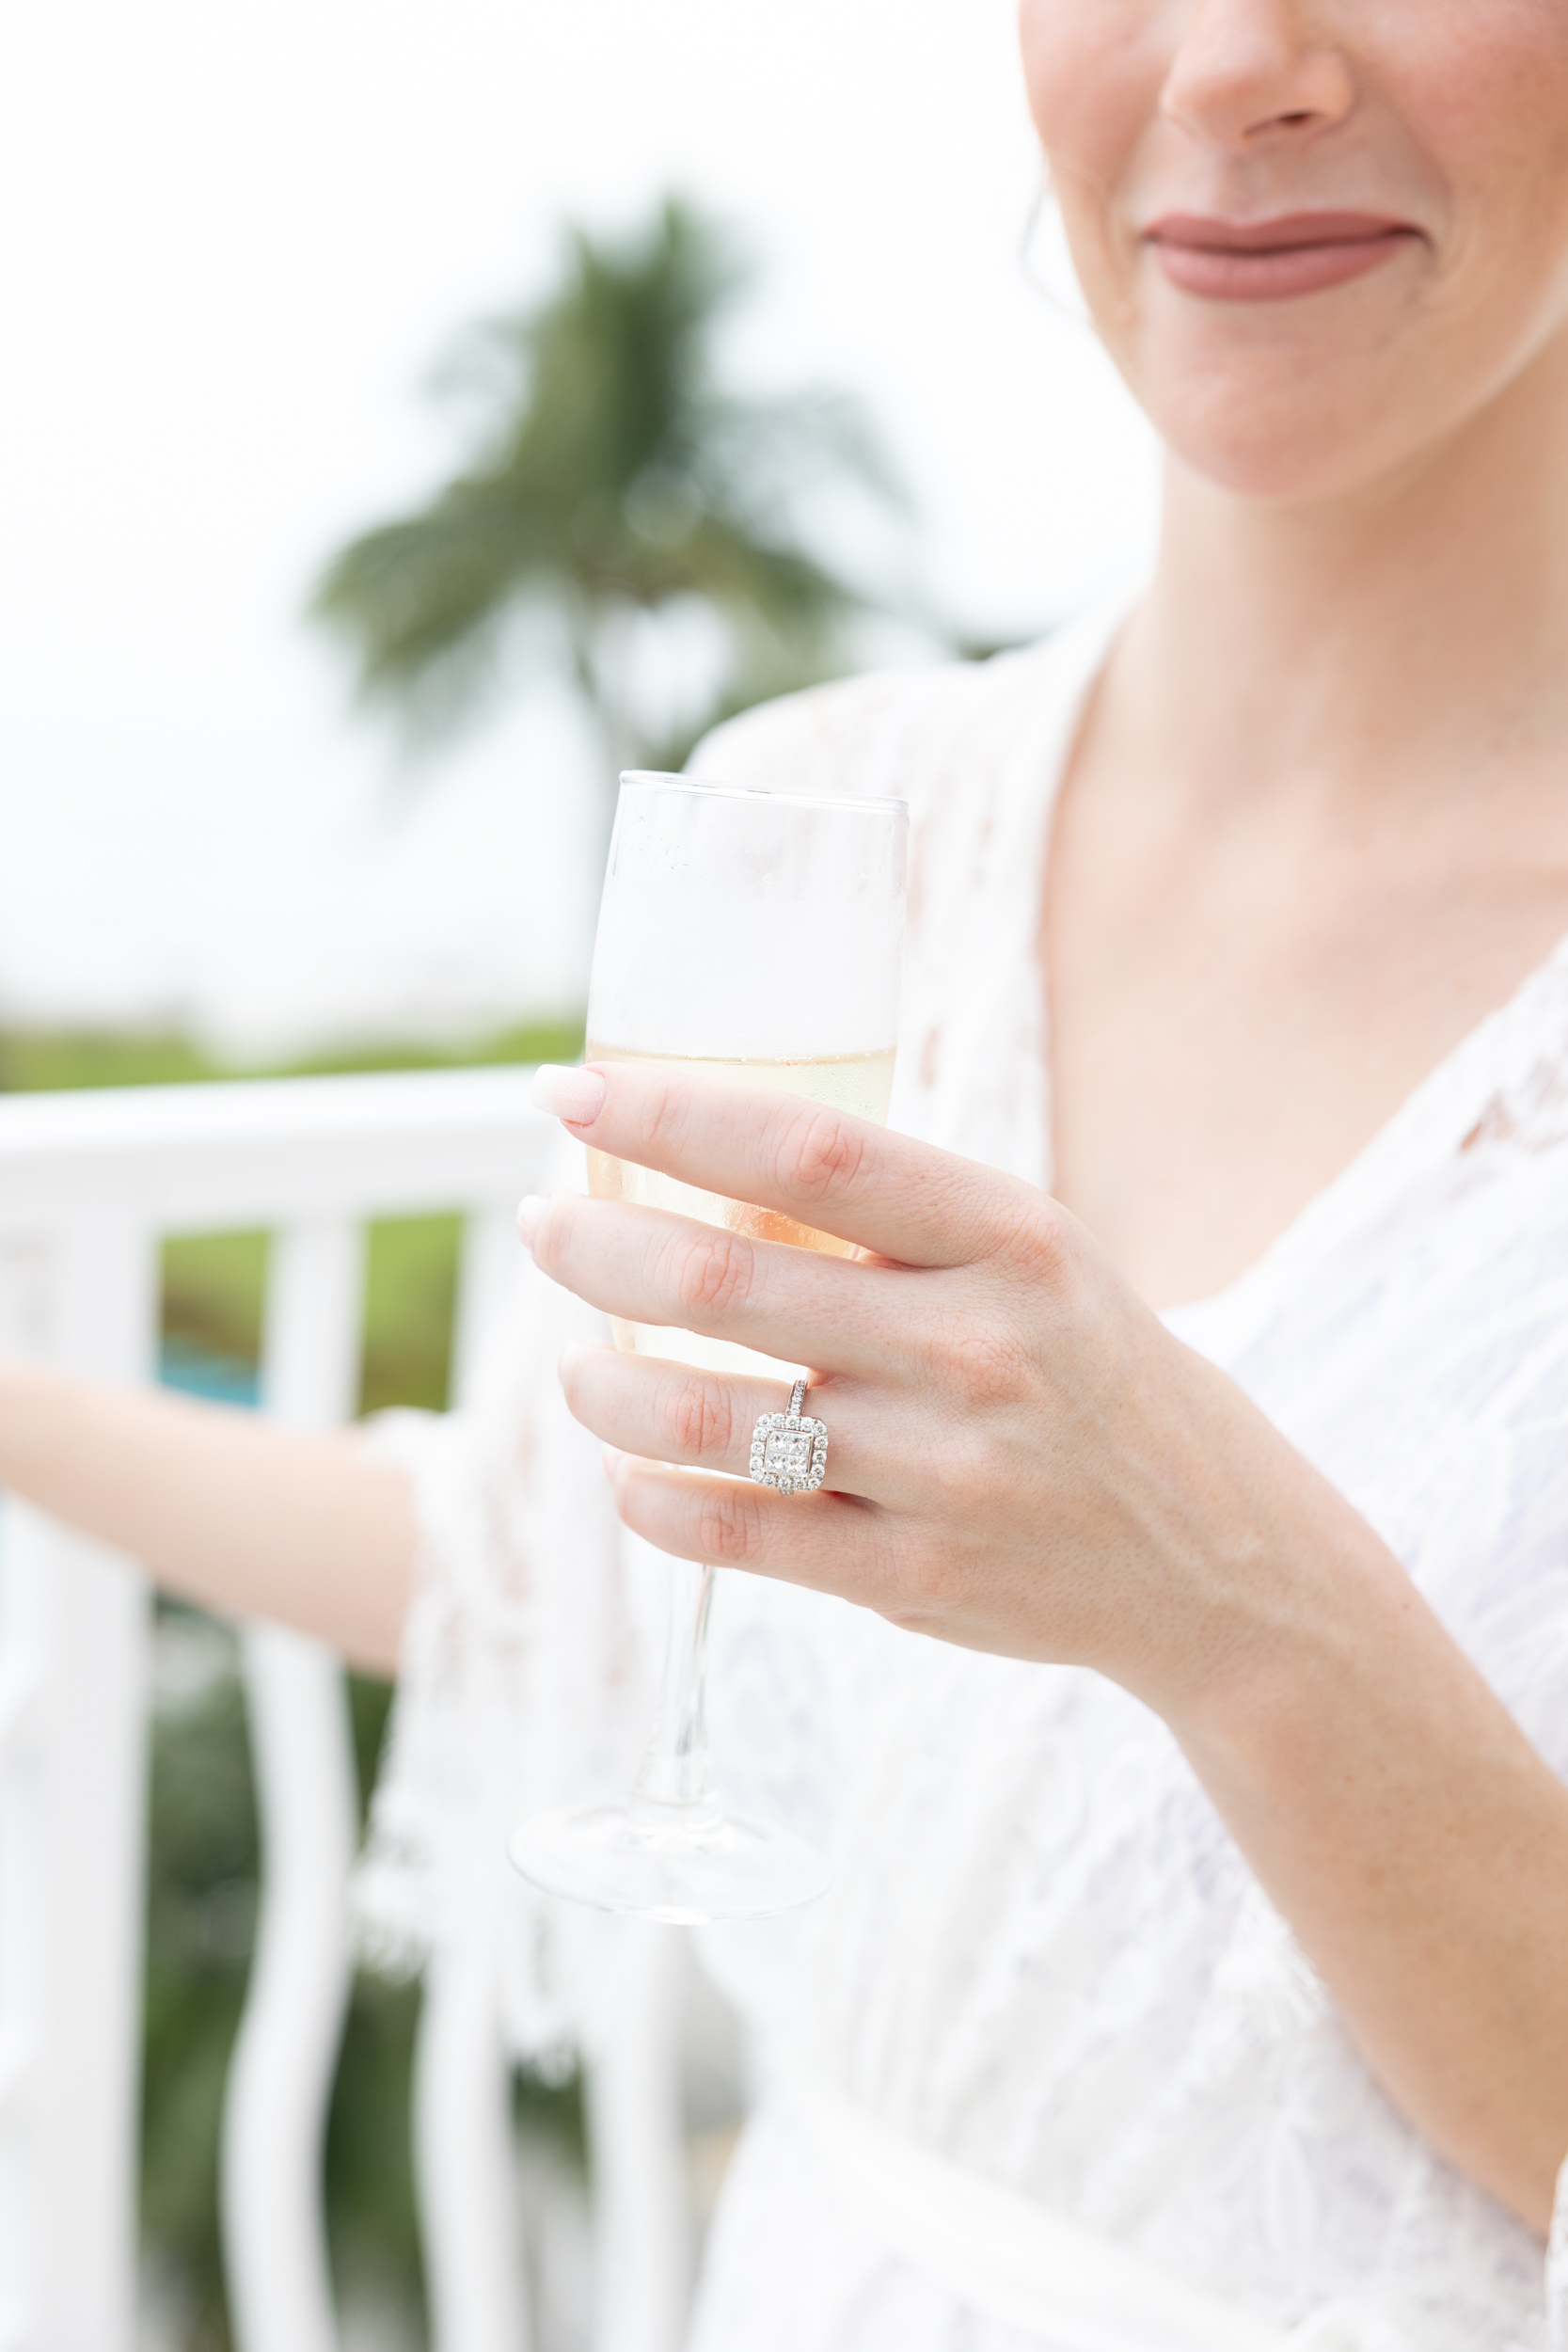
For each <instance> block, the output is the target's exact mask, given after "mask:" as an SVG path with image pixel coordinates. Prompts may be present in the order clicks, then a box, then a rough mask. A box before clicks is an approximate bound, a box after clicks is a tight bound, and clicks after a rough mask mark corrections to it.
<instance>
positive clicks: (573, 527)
mask: <svg viewBox="0 0 1568 2352" xmlns="http://www.w3.org/2000/svg"><path fill="white" fill-rule="evenodd" d="M750 275H751V273H750V271H749V270H748V269H747V268H746V267H745V266H743V265H742V263H741V262H739V261H738V260H737V258H736V254H735V252H734V251H733V249H732V247H731V246H730V243H729V241H728V239H727V238H726V237H725V236H724V235H723V234H722V233H721V231H720V230H717V229H716V228H715V227H713V226H712V224H710V223H709V222H707V221H705V219H704V218H703V217H702V216H701V215H698V214H697V213H695V212H693V211H692V210H691V209H690V207H689V206H688V205H686V204H685V203H683V202H681V201H680V200H678V199H673V198H671V199H667V200H666V201H665V203H664V204H663V205H662V206H661V208H660V209H659V210H658V212H657V214H656V215H655V216H654V218H653V219H652V221H651V222H650V223H649V224H648V225H647V226H646V227H645V228H644V229H643V230H641V233H640V234H638V235H636V236H634V237H632V238H630V239H628V240H627V241H626V242H625V243H624V244H619V245H617V244H612V243H606V242H602V241H600V240H598V239H596V238H594V237H591V236H590V235H588V234H587V233H586V232H585V231H584V230H578V229H574V230H569V231H568V232H567V235H566V240H565V251H564V256H563V264H562V272H561V277H560V280H559V283H558V285H557V287H556V290H555V291H554V292H553V293H552V294H550V295H549V296H548V297H547V298H546V301H545V302H543V303H542V304H541V305H539V306H538V307H537V308H535V309H532V310H527V311H524V312H522V313H520V314H517V315H515V316H513V317H509V318H503V319H499V320H497V321H495V322H493V323H491V324H489V325H487V326H482V327H479V328H476V329H474V330H471V331H470V332H469V334H468V335H467V337H465V338H464V340H463V341H462V342H460V343H459V344H458V346H457V347H456V349H455V350H454V351H453V353H452V354H451V357H450V358H449V360H448V362H447V364H446V367H445V369H444V371H443V376H442V379H441V380H442V383H443V385H444V388H445V389H446V390H447V391H448V392H449V393H454V394H456V395H458V396H459V397H460V398H461V399H462V401H463V403H464V405H465V406H466V408H467V411H468V413H469V415H470V416H471V417H472V418H474V419H475V420H476V422H475V423H474V425H473V427H472V429H471V433H470V442H471V446H470V448H469V450H468V453H467V457H466V458H465V460H464V462H463V463H462V464H461V466H460V468H459V469H458V470H457V472H456V473H455V474H454V475H453V476H452V478H451V480H450V481H449V482H448V483H447V484H446V485H444V486H443V487H442V488H441V489H439V490H438V491H437V492H436V495H435V496H434V497H433V498H432V499H431V500H430V501H428V503H427V504H426V505H424V506H423V507H421V508H420V509H418V510H416V511H415V512H413V513H411V514H408V515H405V516H400V517H398V518H397V519H395V520H393V521H390V522H387V523H383V524H381V525H379V526H377V527H376V528H374V529H372V530H370V531H367V532H364V533H362V534H361V535H360V536H359V537H358V538H356V539H355V540H353V541H352V542H351V543H350V544H349V545H348V546H347V547H345V548H343V549H342V550H341V552H340V553H339V554H338V556H337V557H336V558H335V559H334V560H333V561H332V562H331V564H329V565H328V567H327V569H326V571H325V575H324V577H323V579H322V580H321V582H320V585H319V587H318V589H317V591H316V595H315V599H314V610H315V612H316V614H317V615H318V617H319V618H320V619H322V620H323V621H325V623H327V624H328V626H329V627H331V628H333V629H335V630H336V631H337V632H338V633H339V634H340V635H341V637H342V638H343V639H345V640H346V642H347V643H348V644H349V645H350V646H351V647H352V649H353V651H354V654H355V657H356V664H357V671H358V678H359V684H360V688H361V691H362V692H363V694H364V695H365V697H366V698H367V699H368V700H370V701H372V702H379V703H382V704H385V705H388V706H389V707H391V708H392V709H393V710H394V711H395V712H396V713H397V714H398V716H399V717H401V718H402V719H403V720H404V723H406V724H407V726H408V728H409V731H410V733H411V734H412V735H413V736H414V737H416V738H420V737H426V738H428V737H431V736H436V735H439V734H442V733H444V732H447V731H450V730H451V729H452V728H454V727H455V726H457V725H459V724H461V723H465V722H467V721H468V720H471V719H472V718H473V717H474V716H475V715H476V714H477V713H479V712H480V711H482V710H483V708H484V707H487V705H488V704H489V702H490V701H491V700H492V698H493V697H494V696H495V695H496V694H497V693H498V692H499V691H500V690H501V689H502V688H503V687H504V686H505V685H506V684H507V683H509V682H510V679H511V676H512V675H513V672H512V670H511V668H510V667H509V662H508V659H507V658H508V657H513V658H515V660H516V661H517V662H518V664H519V665H520V667H521V669H522V671H523V673H524V675H527V674H528V672H529V671H530V670H533V671H536V672H537V671H540V670H543V671H546V672H554V673H559V671H560V670H561V668H562V663H563V661H564V665H565V666H566V667H567V669H568V671H569V674H570V675H572V676H573V677H574V678H575V680H576V682H577V684H578V687H579V688H580V690H581V691H582V693H583V695H584V696H585V698H586V700H587V702H588V703H589V705H590V707H592V708H593V710H594V712H595V713H596V715H597V717H598V719H599V721H600V723H601V724H602V726H603V729H604V732H605V735H606V738H607V747H608V749H609V751H610V754H611V755H612V756H611V772H613V768H614V766H617V765H624V764H634V765H635V764H644V765H645V764H649V763H651V762H653V761H654V760H656V759H672V758H678V757H679V756H684V753H685V750H686V749H687V748H689V742H690V741H693V740H695V739H696V737H697V735H698V734H700V733H702V732H703V731H704V729H705V726H706V724H708V723H711V720H712V718H713V717H714V716H715V715H717V707H723V708H726V709H727V708H743V707H746V706H747V705H748V704H750V703H753V702H756V701H759V700H760V699H762V697H763V696H764V695H765V694H768V693H770V692H778V691H784V689H785V688H786V687H789V686H794V685H800V684H804V683H806V682H808V681H809V680H811V679H813V678H816V677H820V676H824V675H830V674H831V672H832V669H833V667H834V666H835V665H837V664H838V663H839V662H840V661H841V660H842V634H841V633H842V625H843V624H844V623H845V622H846V621H847V619H848V618H849V616H850V615H851V614H853V613H854V612H856V611H857V610H859V609H862V606H863V599H862V597H861V596H860V595H859V594H858V593H857V591H856V590H855V589H854V588H852V587H851V586H850V585H849V584H848V583H847V581H846V580H844V579H842V578H841V577H839V576H838V575H837V574H836V573H835V572H833V571H832V569H831V568H830V567H829V566H828V565H827V564H824V563H823V562H822V561H821V560H820V559H819V558H818V557H817V556H816V555H815V554H813V553H812V552H811V550H810V549H809V548H807V547H806V545H805V544H804V543H803V541H802V539H801V537H800V532H799V529H798V524H797V517H798V515H799V510H800V502H801V500H802V496H803V495H809V494H811V493H812V492H814V491H816V490H818V489H820V488H822V487H824V486H826V487H829V488H833V487H839V488H842V487H844V486H847V485H858V486H859V488H860V489H861V490H863V491H870V492H871V493H872V494H873V495H874V496H876V497H879V498H880V499H883V500H887V499H889V498H892V497H894V496H895V491H894V489H893V485H892V483H891V480H890V477H889V474H888V471H887V468H886V466H885V464H884V462H883V461H882V460H881V458H880V457H879V454H878V453H877V450H876V447H875V444H874V441H873V438H872V436H871V434H870V431H869V429H868V427H867V426H866V424H865V422H864V421H863V419H862V417H861V416H860V414H859V412H858V410H857V409H856V408H855V407H854V406H853V405H852V404H850V403H849V402H847V400H845V399H843V398H841V397H839V396H836V395H830V394H826V393H808V394H803V395H800V396H797V397H795V398H793V399H787V400H773V401H761V400H742V399H739V398H736V396H734V395H733V394H730V393H727V392H726V391H725V390H724V389H722V388H721V385H720V384H719V382H718V380H717V374H716V369H715V363H714V352H713V345H714V341H715V337H716V333H717V330H718V329H719V327H720V326H721V324H722V322H723V320H724V319H725V317H726V316H727V314H728V312H729V311H730V310H731V309H732V308H733V307H734V305H735V304H736V300H737V299H738V297H739V295H740V294H741V293H742V292H743V290H744V289H745V287H746V285H747V283H748V282H749V278H750ZM693 602H695V603H696V604H698V605H700V606H701V607H702V608H703V609H704V610H705V612H707V613H708V614H709V615H710V616H712V617H713V618H714V619H716V620H717V621H718V623H719V624H720V626H721V629H722V632H723V635H724V638H725V642H726V647H727V652H726V665H725V672H724V675H723V677H722V679H721V684H720V687H719V691H718V696H717V705H716V707H715V708H710V709H705V710H704V711H702V712H700V713H696V712H694V713H691V714H689V719H688V723H687V724H686V726H685V727H684V728H683V729H682V730H681V731H680V739H679V740H676V741H671V740H670V739H668V737H667V734H666V732H665V729H664V728H663V727H661V726H659V725H657V724H654V725H653V726H652V728H651V727H650V721H649V718H648V715H647V714H646V713H645V712H642V711H640V710H639V708H638V707H637V696H636V692H635V690H634V688H633V686H632V683H631V680H630V678H629V676H628V674H627V668H626V620H627V618H628V616H630V615H633V614H637V613H649V612H653V613H661V612H662V613H669V612H672V611H673V610H675V609H677V608H679V607H681V606H682V605H683V604H684V605H690V604H691V603H693ZM530 621H531V622H532V624H533V626H532V627H531V628H530V627H528V626H527V625H526V624H528V623H529V622H530ZM520 625H521V626H520Z"/></svg>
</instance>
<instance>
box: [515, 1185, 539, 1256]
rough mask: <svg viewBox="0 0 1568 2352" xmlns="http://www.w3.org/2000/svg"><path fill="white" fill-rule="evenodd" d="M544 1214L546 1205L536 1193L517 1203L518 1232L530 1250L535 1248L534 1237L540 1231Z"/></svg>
mask: <svg viewBox="0 0 1568 2352" xmlns="http://www.w3.org/2000/svg"><path fill="white" fill-rule="evenodd" d="M544 1212H545V1203H544V1201H543V1200H541V1198H540V1196H539V1195H538V1193H536V1192H531V1193H529V1194H528V1195H527V1197H526V1198H525V1199H524V1200H519V1201H518V1203H517V1231H518V1232H519V1233H521V1235H522V1237H523V1243H524V1246H525V1248H529V1249H531V1248H533V1236H534V1234H535V1233H536V1232H538V1231H539V1219H540V1217H541V1216H543V1215H544Z"/></svg>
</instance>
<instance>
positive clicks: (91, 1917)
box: [0, 1171, 156, 2352]
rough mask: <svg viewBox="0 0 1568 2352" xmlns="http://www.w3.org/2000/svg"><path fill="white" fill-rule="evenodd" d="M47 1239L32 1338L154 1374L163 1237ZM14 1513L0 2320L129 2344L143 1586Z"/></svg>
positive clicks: (29, 2340) (4, 1820)
mask: <svg viewBox="0 0 1568 2352" xmlns="http://www.w3.org/2000/svg"><path fill="white" fill-rule="evenodd" d="M106 1177H107V1181H108V1182H109V1183H111V1184H112V1175H108V1172H107V1171H106ZM47 1254H48V1260H49V1262H50V1263H48V1269H47V1273H46V1275H45V1276H44V1279H43V1285H42V1295H41V1298H40V1308H41V1320H42V1328H41V1329H40V1330H37V1331H35V1332H34V1333H32V1334H31V1335H30V1336H31V1337H32V1339H33V1340H34V1343H35V1344H39V1345H40V1346H41V1348H42V1350H43V1352H45V1353H47V1355H48V1356H49V1357H51V1358H52V1359H54V1360H55V1362H56V1363H58V1364H60V1365H62V1366H68V1367H69V1368H70V1369H71V1370H72V1371H77V1372H87V1373H92V1374H96V1375H100V1376H102V1377H106V1378H112V1379H121V1380H135V1379H145V1378H147V1377H148V1375H149V1374H150V1365H151V1355H152V1340H153V1328H154V1305H155V1295H156V1294H155V1280H154V1268H153V1250H152V1244H151V1241H150V1237H149V1235H148V1234H147V1233H146V1232H144V1231H143V1230H142V1229H141V1227H140V1226H139V1225H138V1224H136V1223H135V1222H134V1221H131V1220H128V1219H126V1218H123V1217H120V1216H115V1215H114V1214H113V1213H112V1212H109V1213H105V1214H103V1215H102V1216H95V1217H92V1218H90V1219H88V1218H82V1219H80V1220H76V1221H72V1222H70V1223H67V1224H63V1225H62V1226H61V1227H60V1228H58V1229H57V1230H56V1232H55V1233H54V1234H53V1235H52V1236H51V1237H50V1248H49V1250H48V1253H47ZM36 1271H37V1269H36V1268H35V1272H36ZM6 1512H7V1523H6V1536H5V1559H4V1566H3V1570H0V1655H3V1658H4V1661H5V1666H6V1679H7V1682H8V1694H9V1707H8V1734H9V1737H8V1748H7V1753H6V1754H5V1755H4V1756H0V2066H3V2069H4V2074H5V2082H4V2086H3V2089H0V2281H3V2285H4V2294H3V2296H0V2304H3V2309H0V2325H3V2327H4V2330H5V2333H6V2336H7V2337H8V2341H9V2342H10V2343H11V2344H14V2345H15V2346H17V2347H18V2352H129V2347H130V2345H131V2342H132V2334H133V2328H134V2324H135V2265H136V2189H135V2183H136V2170H135V2144H136V2101H137V2090H138V2084H139V2079H140V2058H141V2032H140V2027H141V2000H140V1993H141V1952H142V1905H143V1889H144V1867H143V1858H144V1852H145V1842H146V1815H147V1802H146V1704H147V1676H148V1597H147V1589H146V1586H145V1584H144V1583H143V1581H142V1580H141V1578H140V1577H139V1576H137V1575H136V1574H135V1571H134V1569H133V1568H132V1567H131V1565H130V1564H129V1563H127V1562H125V1561H123V1560H121V1559H120V1558H119V1555H118V1554H116V1553H113V1552H110V1551H107V1550H105V1549H103V1547H102V1546H100V1545H97V1544H93V1543H89V1542H87V1540H86V1539H85V1538H84V1537H81V1536H77V1535H73V1534H68V1533H67V1531H66V1530H65V1529H64V1528H61V1527H59V1526H56V1525H55V1523H54V1522H53V1521H51V1520H48V1519H45V1518H42V1517H41V1516H40V1515H39V1514H36V1513H34V1512H31V1511H28V1510H24V1508H22V1506H20V1505H19V1504H17V1503H15V1502H8V1504H7V1506H6Z"/></svg>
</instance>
